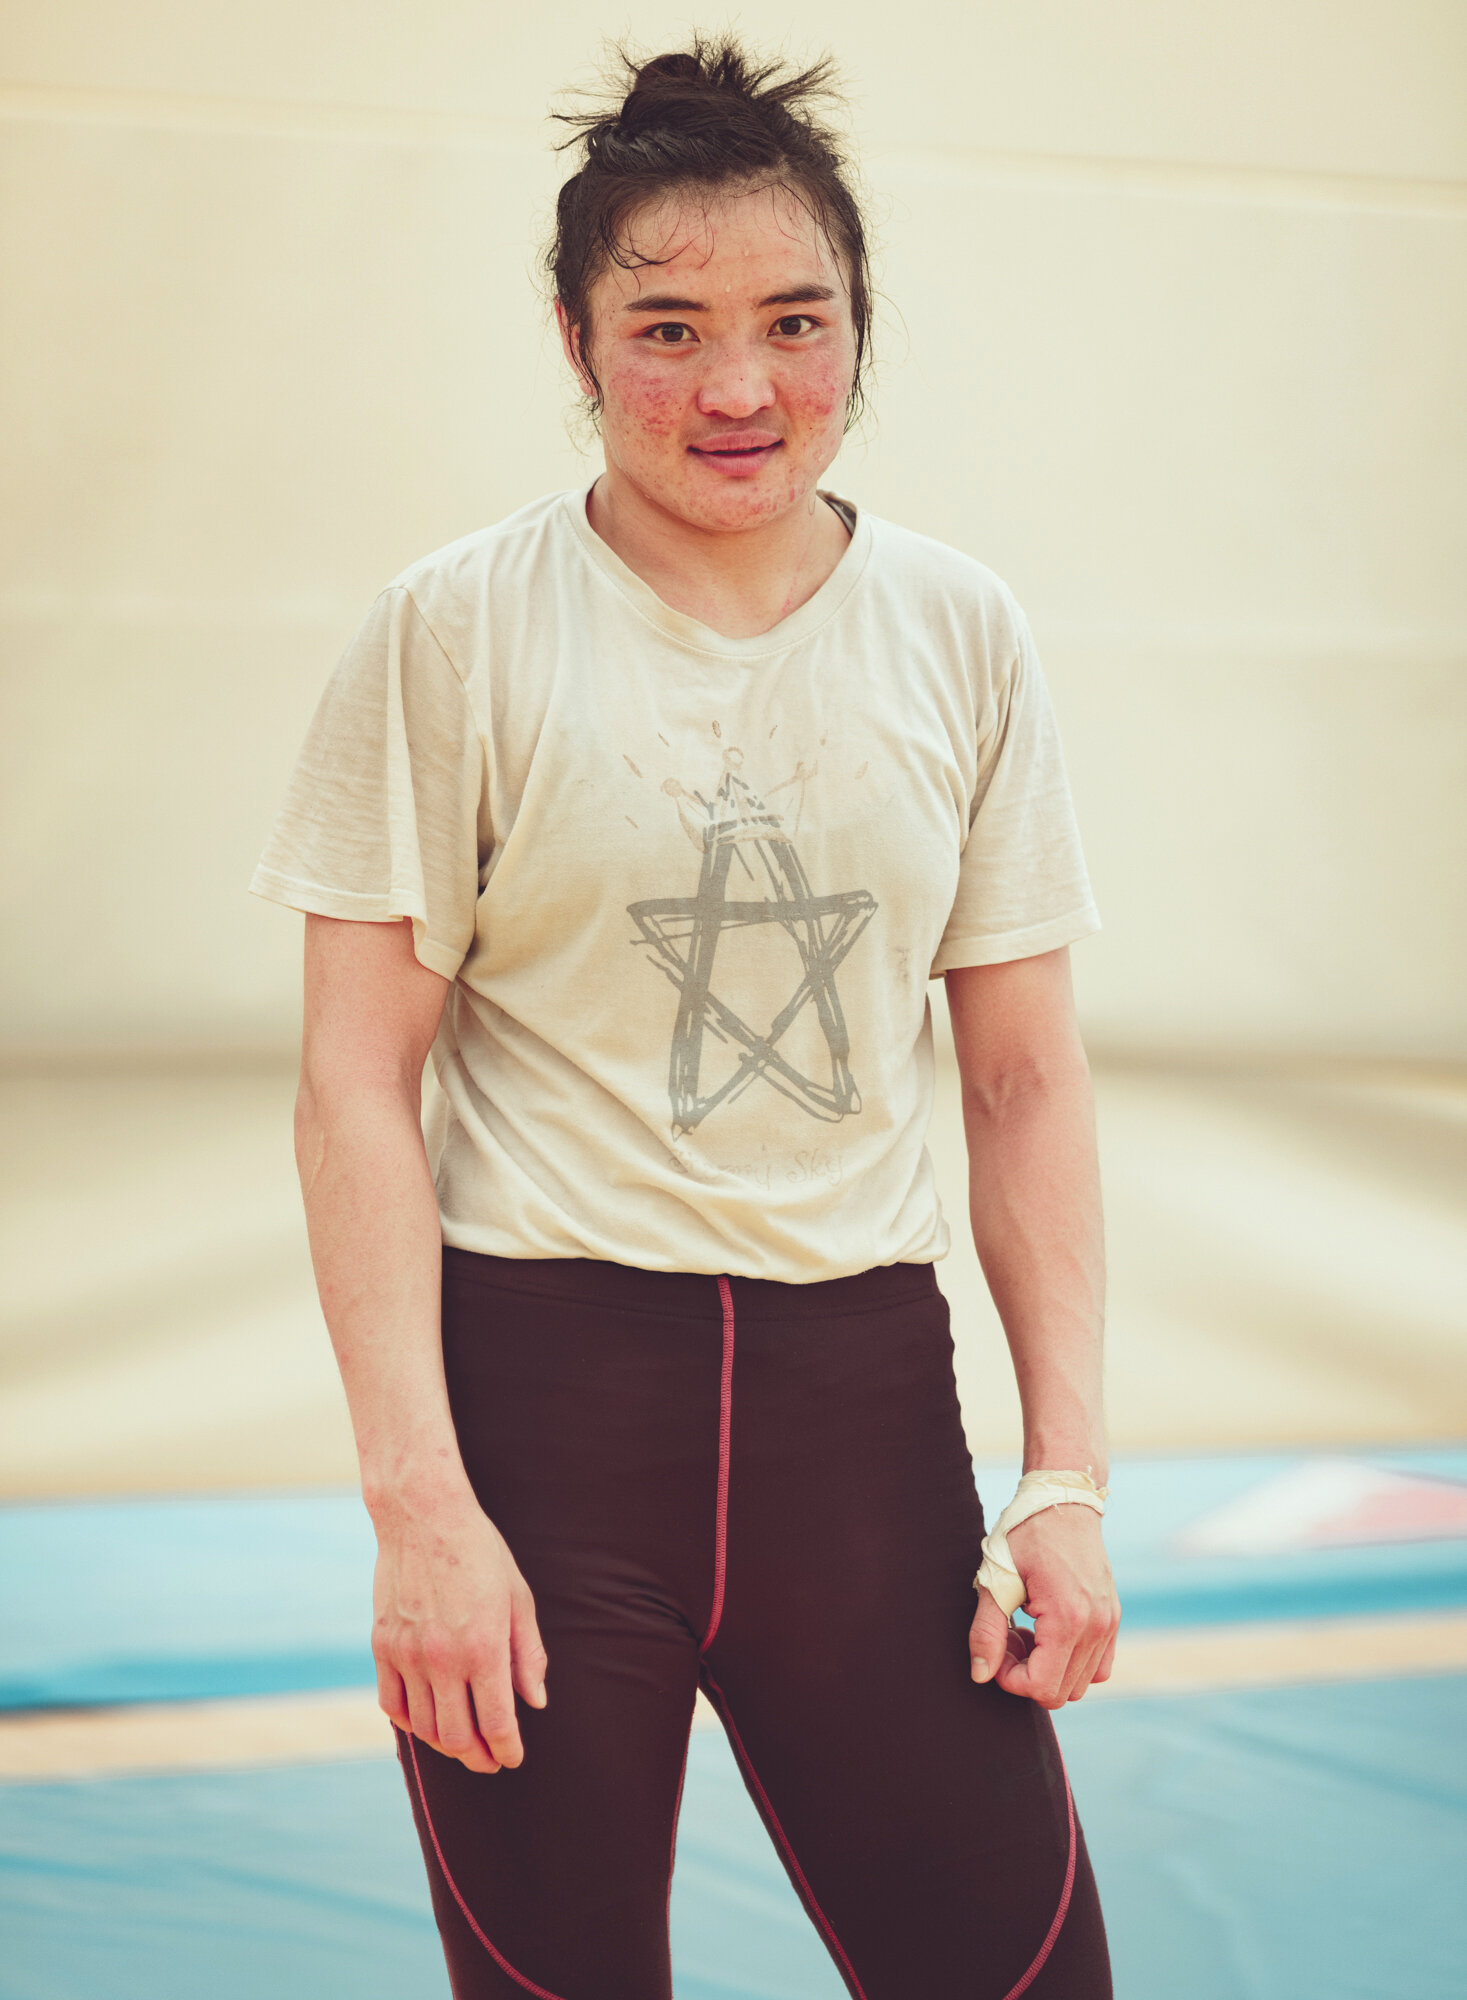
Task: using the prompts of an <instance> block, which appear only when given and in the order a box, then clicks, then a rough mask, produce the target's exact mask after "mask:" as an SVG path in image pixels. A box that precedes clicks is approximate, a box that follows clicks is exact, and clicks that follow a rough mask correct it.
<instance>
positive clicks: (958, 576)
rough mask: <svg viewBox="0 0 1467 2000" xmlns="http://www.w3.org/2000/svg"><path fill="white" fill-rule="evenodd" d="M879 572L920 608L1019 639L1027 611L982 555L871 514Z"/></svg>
mask: <svg viewBox="0 0 1467 2000" xmlns="http://www.w3.org/2000/svg"><path fill="white" fill-rule="evenodd" d="M866 518H867V520H868V521H869V522H870V525H871V532H872V552H873V555H874V556H875V558H876V560H875V562H874V564H873V566H872V567H873V570H874V573H875V574H876V576H877V577H879V578H881V579H882V580H883V581H884V583H885V585H886V587H887V588H888V589H889V590H891V591H892V592H894V593H896V594H897V595H898V596H899V598H900V599H901V601H903V602H904V603H906V604H908V605H910V606H911V607H912V608H913V610H914V612H915V611H916V610H918V609H919V608H920V609H921V610H924V611H927V612H931V613H941V614H943V615H945V616H947V617H949V618H955V619H957V620H959V621H960V622H961V624H962V625H963V626H964V627H965V628H968V629H971V628H972V627H973V626H974V625H975V624H976V625H977V626H978V627H980V628H981V629H982V631H983V632H984V634H985V635H986V636H987V637H988V638H989V640H990V642H995V641H998V642H1003V641H1009V642H1011V643H1012V642H1015V641H1016V640H1017V636H1018V633H1019V632H1020V630H1021V629H1022V628H1023V625H1024V614H1023V612H1022V610H1021V609H1020V607H1019V602H1018V599H1017V598H1016V597H1015V596H1014V593H1013V591H1012V590H1011V589H1010V587H1009V585H1008V584H1007V583H1005V581H1004V579H1003V578H1002V577H1001V576H1000V575H999V574H998V573H997V571H995V570H992V569H990V568H989V567H988V565H987V563H984V562H980V561H979V560H978V558H977V557H976V556H972V555H969V554H968V553H967V552H966V551H965V550H963V549H957V548H954V547H953V546H952V544H951V543H950V542H940V541H938V540H937V538H936V537H935V536H933V535H923V534H919V533H918V532H917V530H916V529H915V528H905V527H902V526H901V525H900V524H899V523H897V522H895V521H887V520H883V519H879V518H877V517H876V516H874V515H870V514H868V515H867V517H866Z"/></svg>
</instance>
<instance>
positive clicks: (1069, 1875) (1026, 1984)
mask: <svg viewBox="0 0 1467 2000" xmlns="http://www.w3.org/2000/svg"><path fill="white" fill-rule="evenodd" d="M1055 1755H1056V1756H1057V1757H1058V1756H1059V1752H1058V1750H1056V1751H1055ZM1060 1776H1061V1777H1062V1778H1063V1779H1064V1781H1065V1808H1066V1810H1067V1811H1068V1813H1069V1816H1070V1857H1069V1859H1068V1861H1066V1863H1065V1886H1064V1888H1063V1889H1061V1890H1060V1899H1059V1908H1058V1909H1057V1910H1056V1911H1055V1913H1054V1922H1053V1923H1052V1924H1051V1925H1050V1927H1049V1929H1048V1931H1047V1932H1046V1934H1045V1939H1044V1942H1043V1944H1042V1945H1040V1947H1039V1949H1038V1951H1037V1952H1035V1954H1034V1962H1033V1963H1032V1965H1031V1966H1030V1967H1029V1970H1028V1971H1027V1972H1026V1973H1025V1974H1024V1976H1023V1978H1022V1979H1020V1980H1019V1981H1018V1982H1017V1983H1016V1984H1015V1985H1013V1986H1011V1987H1010V1988H1009V1990H1008V1992H1007V1993H1005V1995H1004V1996H1003V2000H1019V1995H1020V1994H1021V1993H1026V1992H1027V1991H1028V1990H1029V1988H1030V1987H1031V1986H1032V1985H1033V1984H1034V1981H1035V1980H1036V1979H1037V1978H1038V1977H1039V1975H1040V1973H1041V1972H1042V1971H1043V1970H1044V1965H1045V1961H1046V1959H1048V1957H1049V1954H1050V1953H1051V1952H1052V1951H1053V1950H1054V1947H1055V1941H1056V1940H1057V1938H1058V1937H1059V1934H1060V1931H1061V1930H1062V1928H1063V1927H1064V1921H1065V1918H1066V1917H1067V1916H1068V1914H1069V1909H1070V1896H1071V1894H1072V1893H1073V1891H1074V1887H1075V1794H1074V1793H1073V1792H1072V1791H1071V1790H1070V1774H1069V1772H1068V1771H1067V1770H1066V1769H1065V1760H1064V1758H1063V1757H1060Z"/></svg>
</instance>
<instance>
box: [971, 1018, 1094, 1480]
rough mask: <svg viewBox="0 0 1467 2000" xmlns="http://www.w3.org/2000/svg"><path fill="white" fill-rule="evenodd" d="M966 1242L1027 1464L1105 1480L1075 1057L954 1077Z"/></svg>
mask: <svg viewBox="0 0 1467 2000" xmlns="http://www.w3.org/2000/svg"><path fill="white" fill-rule="evenodd" d="M963 1117H964V1123H965V1126H966V1129H967V1136H968V1155H969V1161H970V1170H969V1171H970V1198H971V1209H972V1223H973V1240H974V1243H975V1244H976V1246H977V1250H978V1256H979V1259H980V1261H981V1262H982V1265H983V1270H984V1275H985V1276H986V1277H987V1279H988V1285H989V1290H990V1291H991V1292H992V1294H993V1301H994V1304H995V1305H996V1306H997V1308H998V1312H999V1316H1000V1318H1001V1319H1002V1321H1003V1325H1004V1331H1005V1333H1006V1335H1007V1336H1008V1343H1009V1350H1010V1352H1011V1354H1012V1356H1013V1362H1014V1373H1015V1376H1016V1378H1017V1381H1018V1386H1019V1398H1020V1402H1021V1404H1022V1407H1023V1413H1024V1463H1025V1467H1026V1469H1027V1468H1036V1467H1041V1466H1043V1467H1050V1468H1057V1469H1073V1470H1078V1471H1084V1470H1087V1469H1088V1470H1090V1472H1091V1476H1092V1477H1093V1478H1094V1479H1095V1481H1096V1483H1097V1484H1104V1482H1105V1478H1106V1445H1105V1432H1104V1420H1103V1416H1102V1408H1101V1334H1102V1327H1103V1322H1104V1305H1105V1259H1104V1249H1103V1242H1102V1232H1101V1215H1100V1177H1099V1172H1098V1169H1097V1166H1096V1156H1095V1116H1094V1107H1093V1103H1092V1098H1091V1091H1090V1078H1089V1072H1088V1070H1087V1068H1086V1066H1085V1063H1084V1058H1083V1056H1079V1055H1078V1054H1077V1055H1076V1057H1075V1058H1073V1059H1061V1060H1059V1061H1058V1062H1055V1063H1053V1064H1048V1063H1046V1064H1039V1065H1036V1066H1034V1067H1033V1068H1029V1069H1025V1070H1023V1071H1020V1072H1019V1073H1018V1074H1016V1075H1014V1076H1011V1077H1009V1078H1006V1079H1003V1080H1001V1081H999V1082H998V1083H996V1084H993V1085H990V1086H988V1087H984V1086H982V1085H980V1084H977V1083H969V1082H967V1081H965V1085H964V1091H963Z"/></svg>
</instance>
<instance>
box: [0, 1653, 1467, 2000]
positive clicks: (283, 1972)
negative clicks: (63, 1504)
mask: <svg viewBox="0 0 1467 2000" xmlns="http://www.w3.org/2000/svg"><path fill="white" fill-rule="evenodd" d="M1062 1729H1063V1735H1064V1739H1065V1746H1066V1755H1067V1758H1068V1761H1069V1766H1070V1771H1071V1775H1072V1778H1073V1781H1074V1785H1075V1791H1076V1795H1077V1798H1078V1800H1079V1804H1080V1810H1081V1813H1082V1815H1083V1817H1084V1820H1085V1822H1086V1828H1087V1833H1088V1836H1089V1841H1090V1846H1091V1850H1092V1853H1093V1856H1094V1859H1095V1864H1096V1870H1097V1873H1098V1875H1099V1877H1100V1882H1101V1889H1102V1893H1103V1895H1104V1898H1105V1901H1106V1907H1107V1917H1108V1922H1109V1925H1110V1930H1111V1941H1112V1948H1113V1951H1114V1956H1115V1962H1116V1991H1117V1994H1118V1995H1119V1996H1121V2000H1180V1996H1186V2000H1405V1996H1408V1995H1409V1996H1410V2000H1460V1996H1461V1993H1462V1990H1463V1982H1462V1967H1463V1965H1464V1964H1467V1898H1464V1897H1463V1896H1462V1893H1461V1887H1462V1882H1463V1880H1464V1879H1467V1678H1457V1677H1453V1678H1444V1679H1441V1680H1421V1681H1401V1682H1391V1683H1372V1684H1369V1685H1359V1686H1354V1687H1333V1688H1323V1689H1320V1688H1311V1689H1288V1690H1284V1691H1281V1692H1274V1693H1248V1694H1236V1695H1225V1696H1219V1695H1205V1696H1204V1695H1194V1696H1185V1697H1180V1696H1179V1697H1174V1698H1168V1699H1165V1700H1147V1701H1141V1700H1136V1701H1112V1702H1107V1703H1099V1702H1097V1703H1094V1704H1082V1705H1080V1706H1079V1707H1077V1708H1074V1709H1071V1710H1069V1711H1067V1712H1066V1714H1065V1717H1064V1720H1063V1724H1062ZM0 1934H3V1936H4V1938H5V1940H6V1946H5V1951H4V1957H3V1964H0V2000H197V1996H198V1995H200V1994H203V1993H206V1994H208V1995H209V2000H259V1996H261V1995H263V1994H269V1995H271V1996H272V2000H447V1992H448V1988H447V1982H446V1980H445V1978H444V1975H443V1971H442V1968H441V1964H440V1962H439V1960H438V1956H437V1947H436V1943H435V1940H434V1937H433V1931H432V1922H431V1918H430V1915H429V1911H428V1900H427V1891H426V1887H425V1884H424V1878H423V1872H422V1865H421V1862H420V1860H419V1857H418V1852H417V1846H416V1843H415V1841H414V1839H413V1834H412V1828H411V1824H410V1821H409V1817H408V1811H407V1805H406V1800H405V1797H404V1795H403V1791H402V1786H401V1781H400V1779H399V1777H398V1773H397V1769H396V1766H395V1765H393V1764H391V1763H387V1762H382V1763H373V1764H346V1765H322V1766H317V1767H314V1768H306V1769H295V1770H288V1771H258V1772H249V1773H245V1774H236V1775H232V1776H221V1777H196V1776H189V1777H177V1778H132V1779H121V1780H118V1779H113V1780H106V1781H100V1782H97V1781H92V1782H73V1783H68V1784H52V1785H25V1786H13V1787H0ZM673 1958H674V1967H675V1976H676V1991H677V2000H842V1995H843V1992H844V1989H843V1988H842V1986H841V1984H840V1982H839V1980H838V1979H837V1978H836V1975H835V1973H834V1971H833V1969H832V1967H831V1966H830V1964H829V1961H828V1960H827V1959H826V1957H825V1954H824V1951H823V1950H822V1948H821V1946H820V1945H819V1944H818V1942H817V1941H816V1939H815V1937H814V1934H813V1932H812V1931H811V1930H810V1928H809V1926H808V1925H807V1923H806V1921H805V1918H804V1915H803V1913H802V1912H801V1910H800V1908H799V1905H798V1904H797V1902H796V1901H795V1898H794V1895H793V1893H792V1892H791V1890H790V1889H789V1887H788V1884H787V1883H786V1882H785V1879H784V1876H783V1874H782V1872H781V1870H780V1868H779V1865H778V1863H777V1861H776V1860H775V1858H774V1855H773V1853H772V1851H771V1849H770V1847H769V1844H768V1842H767V1840H766V1838H765V1836H764V1833H763V1829H762V1828H761V1827H760V1825H759V1822H758V1819H757V1817H756V1815H755V1813H754V1809H753V1807H752V1806H751V1805H750V1804H749V1802H748V1800H747V1798H746V1797H745V1795H744V1792H743V1788H742V1786H741V1785H740V1783H739V1781H738V1778H737V1775H736V1773H735V1771H734V1768H733V1764H732V1760H731V1758H730V1756H729V1753H728V1749H727V1747H726V1745H725V1743H724V1741H723V1738H722V1736H721V1735H719V1734H716V1733H713V1732H708V1733H706V1734H699V1735H697V1736H695V1737H694V1739H693V1744H692V1754H691V1756H690V1759H689V1769H688V1782H687V1790H686V1793H685V1797H684V1807H683V1820H682V1831H681V1836H680V1839H679V1843H678V1868H677V1878H676V1883H675V1886H674V1893H673Z"/></svg>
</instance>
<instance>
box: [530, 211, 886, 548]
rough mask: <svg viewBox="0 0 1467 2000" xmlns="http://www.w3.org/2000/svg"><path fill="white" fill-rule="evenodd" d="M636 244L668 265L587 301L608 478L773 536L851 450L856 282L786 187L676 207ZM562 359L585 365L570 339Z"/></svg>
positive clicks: (681, 509)
mask: <svg viewBox="0 0 1467 2000" xmlns="http://www.w3.org/2000/svg"><path fill="white" fill-rule="evenodd" d="M629 237H630V247H631V249H632V251H633V253H634V257H641V258H655V259H656V260H657V261H656V262H655V263H642V264H636V263H634V264H633V268H632V269H630V270H625V269H622V268H621V267H620V266H612V267H611V268H610V269H608V270H607V271H605V272H603V274H602V275H601V276H600V277H599V278H598V279H597V280H596V283H595V285H594V286H593V287H592V291H591V299H590V308H591V310H590V321H591V324H590V339H589V343H588V345H589V350H590V354H591V358H592V361H593V363H594V366H595V370H596V375H597V378H598V379H599V381H600V383H601V392H602V403H601V434H602V440H603V442H604V444H605V447H606V466H607V474H608V478H609V480H610V481H611V482H613V484H616V483H620V482H627V483H628V484H629V485H630V486H631V487H632V488H634V489H635V490H636V492H637V494H638V496H639V497H640V498H641V499H643V500H645V501H647V502H649V503H650V504H651V505H653V506H654V507H656V508H658V509H660V510H662V511H663V512H664V513H669V514H672V515H674V516H675V517H677V518H678V519H680V520H681V521H683V522H685V523H686V524H687V525H689V526H691V527H696V528H702V529H708V530H712V531H715V532H717V531H727V530H741V529H750V528H759V527H762V526H764V525H766V524H767V523H769V522H771V521H774V520H776V519H778V517H779V516H780V515H781V514H784V513H786V512H788V511H789V510H790V509H791V508H794V507H797V506H799V504H800V503H801V501H803V500H805V499H806V498H807V496H810V495H812V494H813V492H814V489H815V486H816V484H817V482H818V480H819V478H820V475H821V474H822V473H823V472H824V471H825V469H826V467H827V466H828V465H829V464H830V462H831V460H832V459H833V458H834V457H835V455H836V452H837V451H838V450H839V449H840V442H841V437H842V435H843V433H844V429H845V418H846V406H847V399H848V397H849V395H850V389H851V380H852V376H853V374H854V372H855V365H856V340H855V331H854V328H853V326H852V323H851V302H850V294H849V289H848V286H847V282H846V277H845V273H844V271H843V270H842V269H841V266H840V263H839V260H838V259H837V258H836V256H835V254H834V252H833V251H832V249H831V247H830V245H829V243H828V242H827V241H826V239H825V236H824V234H823V232H822V231H821V229H820V228H819V226H818V225H817V224H816V222H815V221H814V219H813V218H812V217H811V216H810V215H809V214H808V212H807V211H806V210H805V208H804V207H802V206H801V204H800V203H799V202H798V201H796V200H795V199H794V198H793V197H792V196H791V195H790V194H788V193H787V192H786V191H785V190H783V189H781V188H769V187H764V188H755V189H751V190H736V191H733V192H730V193H726V194H724V193H720V194H718V195H715V196H712V197H704V196H700V195H699V194H697V193H696V192H694V193H691V194H686V195H679V196H676V197H670V198H669V199H667V200H666V201H663V202H660V203H658V204H656V205H655V206H653V207H650V208H647V209H644V210H643V211H642V213H641V214H640V215H639V216H637V217H635V218H634V219H633V222H632V226H631V229H630V231H629ZM561 331H562V335H563V336H565V335H566V331H567V330H566V327H565V324H564V320H563V318H562V325H561ZM566 351H567V354H568V355H569V357H570V359H571V363H572V366H574V365H575V359H576V355H575V341H574V339H573V338H567V340H566ZM581 379H582V384H583V386H585V387H587V389H588V390H589V386H590V385H589V384H587V383H586V382H585V378H584V377H582V378H581Z"/></svg>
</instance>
